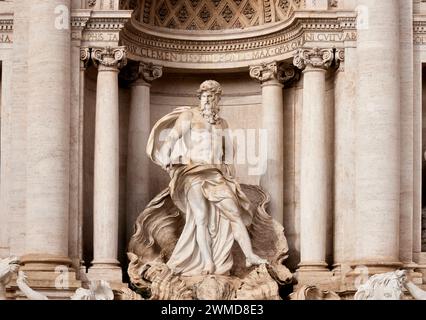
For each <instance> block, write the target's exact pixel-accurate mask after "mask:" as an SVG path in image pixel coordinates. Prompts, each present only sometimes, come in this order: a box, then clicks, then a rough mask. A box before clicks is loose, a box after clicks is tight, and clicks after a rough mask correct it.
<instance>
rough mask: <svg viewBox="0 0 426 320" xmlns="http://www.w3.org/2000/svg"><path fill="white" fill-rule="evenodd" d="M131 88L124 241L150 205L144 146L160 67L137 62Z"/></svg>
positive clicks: (160, 70)
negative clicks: (154, 85) (136, 69)
mask: <svg viewBox="0 0 426 320" xmlns="http://www.w3.org/2000/svg"><path fill="white" fill-rule="evenodd" d="M138 71H139V72H138V77H137V80H136V81H135V82H134V83H133V84H132V85H131V101H130V116H129V138H128V139H129V140H128V156H127V158H128V160H127V238H128V239H130V237H131V236H132V235H133V232H134V230H133V226H134V224H135V222H136V219H137V217H138V215H139V214H140V213H141V212H142V210H143V209H144V208H145V206H146V205H147V204H148V202H149V200H150V199H149V165H150V160H149V159H148V156H147V155H146V151H145V150H146V145H147V143H148V137H149V133H150V131H149V130H150V127H151V123H150V122H151V121H150V101H151V95H150V92H151V82H152V81H154V80H155V79H158V78H160V77H161V76H162V72H163V71H162V67H160V66H153V65H149V64H145V63H140V65H139V70H138Z"/></svg>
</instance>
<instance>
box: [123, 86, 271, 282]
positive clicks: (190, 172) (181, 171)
mask: <svg viewBox="0 0 426 320" xmlns="http://www.w3.org/2000/svg"><path fill="white" fill-rule="evenodd" d="M198 93H199V99H200V107H181V108H177V109H175V110H174V111H173V112H172V113H170V114H168V115H166V116H165V117H163V118H162V119H161V120H159V121H158V122H157V123H156V125H155V126H154V128H153V129H152V131H151V135H150V138H149V142H148V146H147V153H148V155H149V157H150V158H151V160H152V161H153V162H155V163H156V164H158V165H160V166H161V167H162V168H163V169H164V170H166V171H167V172H168V173H169V175H170V177H171V181H170V184H169V187H168V188H167V189H166V190H164V191H163V192H162V193H161V194H159V195H158V196H157V197H156V198H155V199H154V200H153V201H151V203H150V204H149V205H148V207H147V209H145V211H144V212H143V214H142V215H141V216H140V217H139V219H138V221H137V231H136V234H135V235H134V236H133V237H132V240H131V242H130V247H129V249H130V251H131V252H136V251H138V250H137V247H138V244H140V243H144V244H145V249H144V250H139V251H140V252H139V254H138V255H145V256H146V255H149V253H147V251H149V250H148V249H150V250H155V248H154V247H155V246H158V247H164V248H165V247H173V249H172V250H171V252H166V251H167V250H163V251H162V256H163V257H164V256H165V257H167V259H168V260H167V266H168V267H169V268H170V269H171V270H172V271H173V272H174V273H175V274H179V275H183V276H197V275H207V274H217V275H224V274H227V273H228V272H229V271H230V270H231V268H232V266H233V257H232V252H231V251H232V247H233V244H234V240H235V241H236V242H237V243H238V244H239V246H240V248H241V251H242V252H243V254H244V256H245V261H246V267H250V266H252V265H261V264H265V263H267V260H266V259H262V258H260V257H259V256H258V255H257V254H255V253H254V251H253V247H252V243H251V239H250V236H249V232H248V231H247V227H248V226H249V225H250V224H251V223H252V221H253V214H254V213H253V211H256V210H253V205H252V204H251V203H250V200H249V199H248V197H247V196H246V194H245V193H244V192H243V191H242V189H241V186H240V185H239V184H238V182H237V181H236V180H235V179H234V177H233V174H232V172H233V168H232V164H231V163H226V161H225V159H230V158H232V157H229V155H227V154H226V153H227V152H228V151H227V149H232V148H225V147H224V146H225V145H226V144H224V143H223V142H224V140H225V137H224V132H226V130H227V129H228V125H227V123H226V121H225V120H224V119H221V118H220V116H219V111H220V109H219V106H218V103H219V101H220V97H221V93H222V89H221V86H220V84H219V83H218V82H216V81H213V80H208V81H205V82H203V83H202V84H201V86H200V89H199V91H198ZM229 151H231V150H229ZM227 156H228V157H227ZM228 162H229V161H228ZM258 211H259V210H258ZM265 214H266V212H265ZM181 216H183V217H184V219H182V221H183V226H181V227H180V228H177V227H173V226H175V225H176V224H177V222H176V221H178V220H177V217H181ZM160 229H161V233H162V234H160V231H159V230H160ZM177 229H179V236H178V240H177V242H176V243H173V244H172V245H171V244H170V243H168V241H172V240H171V239H172V238H173V237H174V236H175V233H176V232H177ZM167 233H168V235H167ZM155 235H157V236H155ZM158 239H160V240H158ZM155 242H157V243H155ZM159 242H161V243H159ZM142 251H143V252H142ZM153 256H154V255H153ZM148 260H149V259H148Z"/></svg>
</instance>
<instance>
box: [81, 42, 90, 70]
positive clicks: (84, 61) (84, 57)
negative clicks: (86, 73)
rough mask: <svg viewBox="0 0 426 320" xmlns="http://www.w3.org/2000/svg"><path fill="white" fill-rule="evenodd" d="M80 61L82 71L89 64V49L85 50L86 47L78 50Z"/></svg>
mask: <svg viewBox="0 0 426 320" xmlns="http://www.w3.org/2000/svg"><path fill="white" fill-rule="evenodd" d="M80 61H81V67H82V68H83V69H86V68H87V66H88V64H89V62H90V48H87V47H81V48H80Z"/></svg>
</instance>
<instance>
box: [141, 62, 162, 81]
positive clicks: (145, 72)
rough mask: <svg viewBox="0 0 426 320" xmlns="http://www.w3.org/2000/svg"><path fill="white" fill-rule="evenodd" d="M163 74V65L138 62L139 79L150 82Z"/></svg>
mask: <svg viewBox="0 0 426 320" xmlns="http://www.w3.org/2000/svg"><path fill="white" fill-rule="evenodd" d="M162 76H163V66H159V65H154V64H152V63H145V62H140V63H139V77H138V78H139V79H138V80H141V81H144V82H147V83H151V82H152V81H154V80H157V79H159V78H161V77H162Z"/></svg>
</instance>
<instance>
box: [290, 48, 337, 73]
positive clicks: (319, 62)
mask: <svg viewBox="0 0 426 320" xmlns="http://www.w3.org/2000/svg"><path fill="white" fill-rule="evenodd" d="M333 60H334V50H333V49H320V48H313V49H306V48H304V49H299V50H298V51H297V53H296V55H295V57H294V60H293V64H294V65H295V66H296V67H297V68H299V69H305V68H306V67H307V66H311V67H313V68H322V69H327V68H329V67H330V66H331V64H332V63H333Z"/></svg>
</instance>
